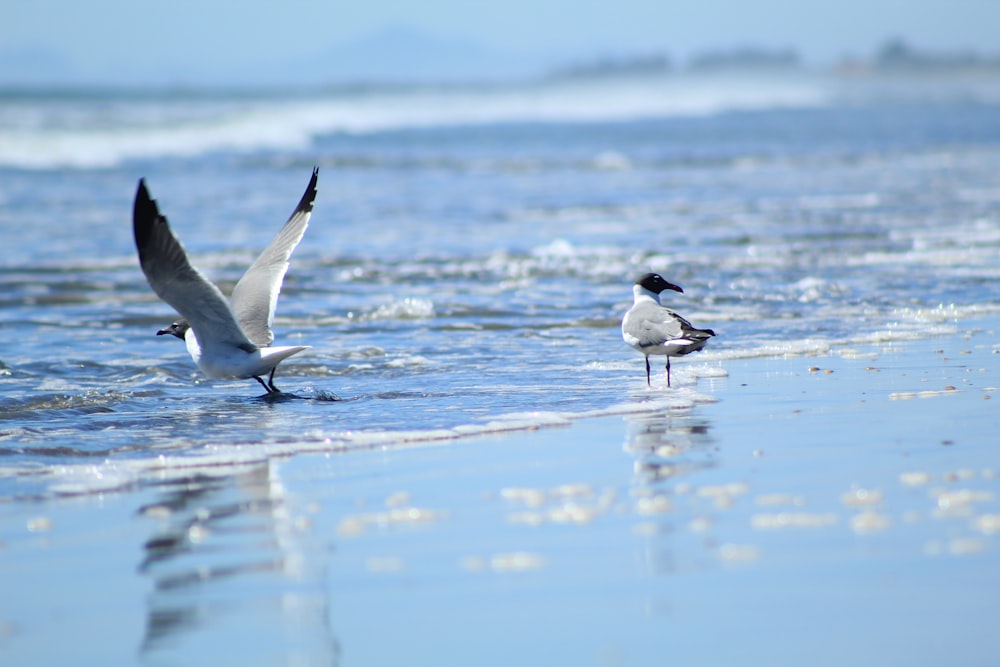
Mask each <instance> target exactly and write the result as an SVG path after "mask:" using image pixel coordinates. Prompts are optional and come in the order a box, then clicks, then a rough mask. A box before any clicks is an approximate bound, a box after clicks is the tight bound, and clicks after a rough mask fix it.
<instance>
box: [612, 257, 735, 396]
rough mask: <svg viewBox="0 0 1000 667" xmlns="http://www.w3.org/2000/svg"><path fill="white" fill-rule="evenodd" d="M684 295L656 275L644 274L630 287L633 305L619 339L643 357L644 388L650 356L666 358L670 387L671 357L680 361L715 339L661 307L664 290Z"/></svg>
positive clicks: (626, 314) (680, 290) (647, 382)
mask: <svg viewBox="0 0 1000 667" xmlns="http://www.w3.org/2000/svg"><path fill="white" fill-rule="evenodd" d="M668 289H669V290H674V291H675V292H684V290H682V289H681V288H680V287H678V286H677V285H674V284H673V283H668V282H667V281H666V280H664V279H663V277H662V276H661V275H660V274H658V273H647V274H646V275H644V276H643V277H641V278H639V280H637V281H636V282H635V285H633V286H632V295H633V303H632V307H631V308H629V310H628V312H627V313H625V317H624V318H622V338H624V339H625V342H626V343H628V344H629V345H631V346H632V347H633V348H635V349H636V350H638V351H639V352H641V353H642V354H643V355H644V356H645V357H646V384H647V385H649V386H651V385H650V381H649V355H651V354H662V355H665V356H666V357H667V386H668V387H669V386H670V357H680V356H683V355H685V354H688V353H690V352H694V351H695V350H700V349H701V348H703V347H705V343H707V342H708V339H709V338H711V337H712V336H714V335H715V332H714V331H712V330H711V329H695V328H694V327H693V326H691V323H690V322H688V321H687V320H685V319H684V318H683V317H681V316H680V315H678V314H677V313H675V312H674V311H672V310H670V309H669V308H665V307H664V306H661V305H660V293H661V292H663V291H664V290H668Z"/></svg>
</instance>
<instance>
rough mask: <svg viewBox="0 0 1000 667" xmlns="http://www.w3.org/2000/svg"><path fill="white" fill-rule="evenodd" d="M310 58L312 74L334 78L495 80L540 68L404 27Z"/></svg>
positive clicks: (527, 61)
mask: <svg viewBox="0 0 1000 667" xmlns="http://www.w3.org/2000/svg"><path fill="white" fill-rule="evenodd" d="M310 61H311V64H310V68H311V70H312V74H313V75H315V76H319V77H320V78H321V79H322V80H325V81H329V82H335V83H342V82H355V81H364V82H376V83H412V82H422V83H441V82H459V81H461V82H466V81H495V80H502V79H512V78H523V77H525V76H528V75H532V74H535V73H537V71H538V66H537V64H536V63H534V62H533V61H532V59H530V58H526V57H518V56H514V55H511V54H505V53H500V52H497V51H494V50H491V49H488V48H485V47H483V46H480V45H479V44H476V43H475V42H472V41H468V40H463V39H456V38H449V37H438V36H434V35H429V34H427V33H424V32H420V31H418V30H413V29H410V28H405V27H401V26H397V27H392V28H387V29H385V30H380V31H378V32H375V33H373V34H371V35H368V36H367V37H364V38H362V39H359V40H356V41H354V42H350V43H347V44H342V45H338V46H334V47H332V48H330V49H327V50H326V51H323V52H321V53H320V55H319V56H318V57H316V58H313V59H310Z"/></svg>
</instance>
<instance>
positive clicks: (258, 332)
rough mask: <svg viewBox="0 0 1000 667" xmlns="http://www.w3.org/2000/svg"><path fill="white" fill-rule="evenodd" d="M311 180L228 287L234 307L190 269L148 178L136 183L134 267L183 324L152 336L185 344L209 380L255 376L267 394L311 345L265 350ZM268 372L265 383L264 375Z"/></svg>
mask: <svg viewBox="0 0 1000 667" xmlns="http://www.w3.org/2000/svg"><path fill="white" fill-rule="evenodd" d="M318 173H319V170H318V169H313V173H312V178H311V179H310V181H309V186H308V187H307V188H306V191H305V193H304V194H303V195H302V199H301V200H300V201H299V205H298V206H296V207H295V210H294V211H293V212H292V215H291V217H290V218H289V219H288V221H287V222H286V223H285V225H284V226H283V227H282V228H281V231H279V232H278V235H277V236H276V237H275V238H274V240H273V241H271V244H270V245H269V246H268V247H267V248H266V249H265V250H264V252H262V253H261V254H260V256H259V257H258V258H257V260H256V261H255V262H254V263H253V264H252V265H251V266H250V268H249V269H247V272H246V273H245V274H243V277H242V278H240V281H239V282H238V283H237V284H236V287H235V288H234V289H233V295H232V299H231V304H230V303H229V302H227V301H226V298H225V297H224V296H223V295H222V292H221V291H219V288H218V287H216V286H215V285H213V284H212V283H211V282H209V281H208V280H207V279H206V278H205V277H204V276H203V275H202V274H201V273H200V272H199V271H198V270H197V269H195V268H194V267H193V266H192V265H191V263H190V261H189V260H188V258H187V254H186V253H185V252H184V247H183V246H182V245H181V243H180V241H178V240H177V237H176V236H174V234H173V232H172V231H171V230H170V225H169V224H168V223H167V219H166V218H165V217H164V216H163V215H161V214H160V210H159V208H158V207H157V205H156V201H155V200H154V199H152V198H151V197H150V196H149V190H147V189H146V183H145V180H140V181H139V188H138V190H137V191H136V195H135V206H134V208H133V212H132V226H133V231H134V233H135V246H136V248H137V249H138V251H139V264H140V265H141V266H142V272H143V273H144V274H146V280H148V281H149V285H150V286H151V287H152V288H153V291H154V292H156V295H157V296H159V297H160V298H161V299H163V300H164V301H165V302H167V303H168V304H170V305H171V306H173V308H174V309H175V310H176V311H177V312H178V313H180V315H181V319H180V320H178V321H177V322H174V323H173V324H171V325H170V326H169V327H167V328H165V329H161V330H160V331H158V332H157V335H161V334H172V335H174V336H177V337H178V338H180V339H182V340H184V342H185V343H186V344H187V349H188V352H189V353H190V354H191V357H192V358H193V359H194V361H195V363H197V364H198V367H199V368H200V369H201V370H202V372H204V373H205V374H206V375H209V376H211V377H214V378H219V379H223V380H233V379H243V378H253V379H255V380H257V382H259V383H260V384H261V386H262V387H264V389H265V390H266V391H267V392H268V393H269V394H272V393H273V394H276V393H279V392H280V390H279V389H278V388H277V387H276V386H275V385H274V371H275V368H276V367H277V366H278V364H279V363H280V362H281V361H283V360H284V359H287V358H288V357H290V356H292V355H293V354H297V353H298V352H301V351H302V350H306V349H309V348H308V346H302V345H295V346H282V347H269V346H270V344H271V342H272V341H273V340H274V333H273V332H272V331H271V326H272V325H273V323H274V310H275V307H276V305H277V303H278V293H279V292H280V291H281V283H282V281H283V280H284V277H285V272H286V271H287V270H288V258H289V257H290V256H291V254H292V251H293V250H295V247H296V246H297V245H298V243H299V241H300V240H301V239H302V235H303V234H304V233H305V230H306V226H307V225H308V224H309V217H310V216H311V214H312V209H313V202H314V200H315V199H316V180H317V176H318ZM266 373H270V374H269V376H268V381H267V382H266V383H265V382H264V380H263V379H262V377H261V376H262V375H264V374H266Z"/></svg>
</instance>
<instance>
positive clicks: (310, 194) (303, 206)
mask: <svg viewBox="0 0 1000 667" xmlns="http://www.w3.org/2000/svg"><path fill="white" fill-rule="evenodd" d="M318 179H319V167H313V173H312V178H310V179H309V185H308V186H306V191H305V192H304V193H302V199H300V200H299V205H298V206H296V207H295V212H294V213H292V215H295V213H302V212H305V213H312V210H313V203H314V202H315V201H316V181H317V180H318Z"/></svg>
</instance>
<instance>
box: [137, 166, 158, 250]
mask: <svg viewBox="0 0 1000 667" xmlns="http://www.w3.org/2000/svg"><path fill="white" fill-rule="evenodd" d="M159 217H160V210H159V209H158V208H157V206H156V202H155V201H154V200H153V198H152V197H150V196H149V190H148V189H147V188H146V179H144V178H140V179H139V186H138V187H137V188H136V191H135V203H134V204H133V206H132V232H133V234H134V235H135V247H136V249H138V251H139V258H140V260H141V259H142V252H143V249H144V248H145V247H146V245H147V244H148V242H149V238H150V236H151V235H152V231H153V224H155V222H156V220H157V218H159Z"/></svg>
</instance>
